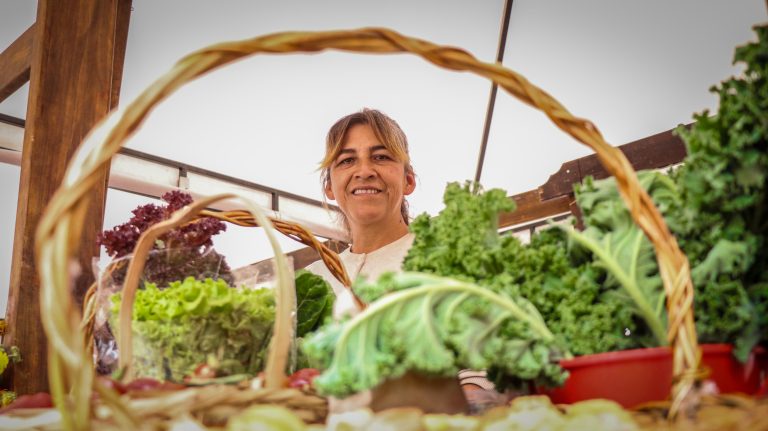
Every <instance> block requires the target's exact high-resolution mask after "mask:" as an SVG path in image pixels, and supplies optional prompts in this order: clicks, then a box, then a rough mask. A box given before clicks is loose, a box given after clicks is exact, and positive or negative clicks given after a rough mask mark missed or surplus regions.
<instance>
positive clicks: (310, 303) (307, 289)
mask: <svg viewBox="0 0 768 431" xmlns="http://www.w3.org/2000/svg"><path fill="white" fill-rule="evenodd" d="M335 298H336V296H335V295H334V294H333V290H331V286H329V285H328V282H327V281H325V279H323V277H320V276H319V275H315V274H313V273H311V272H309V271H307V270H304V269H302V270H299V271H296V301H297V304H296V314H297V321H298V324H297V326H296V336H297V337H304V336H305V335H307V334H308V333H310V332H312V331H314V330H316V329H317V328H319V327H320V326H321V325H322V324H323V323H324V322H325V320H326V319H328V318H330V317H331V315H332V314H333V302H334V299H335Z"/></svg>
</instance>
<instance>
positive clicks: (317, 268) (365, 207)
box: [308, 109, 416, 316]
mask: <svg viewBox="0 0 768 431" xmlns="http://www.w3.org/2000/svg"><path fill="white" fill-rule="evenodd" d="M320 169H321V178H322V182H323V191H324V193H325V196H326V197H327V198H328V199H330V200H335V201H336V203H337V204H338V206H339V208H340V209H341V213H342V220H341V222H342V223H343V224H344V227H345V228H346V229H347V230H348V231H349V234H350V237H351V238H352V245H351V247H350V249H349V250H347V251H345V252H343V253H341V255H340V258H341V260H342V262H343V264H344V265H345V267H346V270H347V272H348V274H349V275H350V278H351V279H352V280H354V279H355V278H357V277H358V276H366V277H370V278H377V277H378V276H379V275H380V274H381V273H383V272H386V271H399V270H400V266H401V264H402V261H403V258H404V257H405V254H406V253H407V252H408V249H409V248H410V246H411V244H412V243H413V235H412V234H410V233H409V232H408V223H409V215H408V202H407V201H406V200H405V196H407V195H410V194H411V193H413V191H414V189H415V187H416V180H415V178H416V176H415V173H414V171H413V166H412V165H411V160H410V155H409V152H408V139H407V138H406V136H405V133H404V132H403V130H402V129H401V128H400V126H399V125H398V124H397V122H395V121H394V120H393V119H392V118H390V117H389V116H387V115H386V114H384V113H382V112H380V111H378V110H375V109H363V110H362V111H359V112H355V113H353V114H350V115H347V116H345V117H343V118H341V119H339V120H338V121H336V123H335V124H334V125H333V126H332V127H331V129H330V130H329V132H328V136H327V138H326V147H325V157H324V158H323V161H322V162H321V164H320ZM308 269H309V270H311V271H313V272H316V273H318V274H320V275H323V276H325V278H326V279H327V280H328V281H329V282H331V283H332V285H333V288H334V291H336V294H337V296H338V300H337V301H336V304H337V306H336V311H335V314H336V316H341V315H343V314H345V313H349V312H354V311H355V307H354V301H352V298H351V297H348V296H349V295H348V294H347V292H346V289H344V288H343V286H341V285H340V284H339V283H336V280H335V279H334V278H333V277H329V275H330V274H326V273H327V269H326V268H325V266H324V265H322V264H321V263H320V262H318V263H315V264H312V265H310V266H309V267H308Z"/></svg>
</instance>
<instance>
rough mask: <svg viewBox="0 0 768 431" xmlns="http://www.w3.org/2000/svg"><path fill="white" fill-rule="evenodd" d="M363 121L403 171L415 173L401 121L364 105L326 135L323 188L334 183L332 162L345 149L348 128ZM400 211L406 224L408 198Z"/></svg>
mask: <svg viewBox="0 0 768 431" xmlns="http://www.w3.org/2000/svg"><path fill="white" fill-rule="evenodd" d="M360 124H365V125H368V126H370V127H371V130H373V134H374V135H375V136H376V139H378V140H379V142H381V144H382V145H384V147H385V148H386V149H387V151H389V152H390V153H391V154H392V157H394V158H395V160H397V161H398V162H401V163H402V164H403V165H405V172H403V175H407V174H411V175H414V176H415V175H416V174H415V173H414V171H413V166H412V165H411V156H410V154H409V153H408V138H407V137H406V136H405V133H404V132H403V129H401V128H400V125H398V124H397V122H396V121H395V120H393V119H392V118H390V117H389V116H387V115H386V114H384V113H383V112H381V111H378V110H376V109H368V108H364V109H363V110H362V111H359V112H355V113H352V114H349V115H347V116H344V117H342V118H341V119H339V120H338V121H336V123H334V124H333V126H331V129H330V130H329V131H328V135H327V136H326V138H325V157H324V158H323V161H322V162H320V177H321V178H322V182H323V190H326V189H328V188H329V187H330V185H331V166H332V165H333V162H334V160H336V158H337V157H338V156H339V153H341V150H342V149H344V140H345V139H346V137H347V132H349V129H351V128H352V127H353V126H357V125H360ZM400 214H401V215H402V216H403V221H404V222H405V224H406V225H407V224H409V223H410V218H409V216H408V201H406V200H405V197H403V201H402V203H401V205H400ZM342 222H343V224H344V226H345V227H346V228H347V230H349V224H348V223H347V220H346V216H343V218H342Z"/></svg>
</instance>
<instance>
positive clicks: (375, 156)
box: [373, 154, 392, 160]
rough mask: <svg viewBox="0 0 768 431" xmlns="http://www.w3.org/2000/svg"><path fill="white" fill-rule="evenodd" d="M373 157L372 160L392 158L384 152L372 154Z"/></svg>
mask: <svg viewBox="0 0 768 431" xmlns="http://www.w3.org/2000/svg"><path fill="white" fill-rule="evenodd" d="M373 159H374V160H392V158H391V157H389V156H388V155H386V154H374V155H373Z"/></svg>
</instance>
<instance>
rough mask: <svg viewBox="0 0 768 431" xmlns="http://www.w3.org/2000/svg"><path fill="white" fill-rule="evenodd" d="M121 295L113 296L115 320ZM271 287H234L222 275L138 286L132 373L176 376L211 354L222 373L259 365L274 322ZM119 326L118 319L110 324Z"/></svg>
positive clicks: (245, 370)
mask: <svg viewBox="0 0 768 431" xmlns="http://www.w3.org/2000/svg"><path fill="white" fill-rule="evenodd" d="M120 300H121V295H120V294H119V293H118V294H115V295H113V296H112V308H111V311H112V317H113V319H115V320H116V318H117V315H118V313H119V310H120ZM274 305H275V303H274V296H273V293H272V291H271V290H269V289H245V288H232V287H230V286H229V285H228V284H227V283H226V282H225V281H223V280H215V281H214V280H211V279H205V280H202V281H201V280H195V279H194V278H193V277H187V278H186V279H184V281H182V282H171V283H170V286H169V287H168V288H167V289H164V290H160V289H158V288H157V286H156V285H154V284H152V283H147V284H145V288H144V289H141V290H138V291H137V292H136V300H135V303H134V307H133V332H134V337H133V344H134V350H133V364H132V366H133V367H134V370H135V372H136V375H138V376H143V377H152V378H156V379H164V380H174V381H180V380H182V379H183V378H184V377H185V376H187V375H189V374H191V373H192V371H194V369H195V367H197V366H198V365H200V364H203V363H205V362H206V360H207V359H208V357H209V355H213V356H214V357H215V358H216V359H218V361H219V369H218V370H219V372H220V373H222V374H223V375H231V374H241V373H247V374H256V373H257V372H258V371H259V370H261V369H262V366H263V363H264V359H265V350H266V347H267V345H268V342H269V339H270V336H271V332H272V322H273V321H274V318H275V309H274ZM112 327H113V328H117V326H116V325H112Z"/></svg>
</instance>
